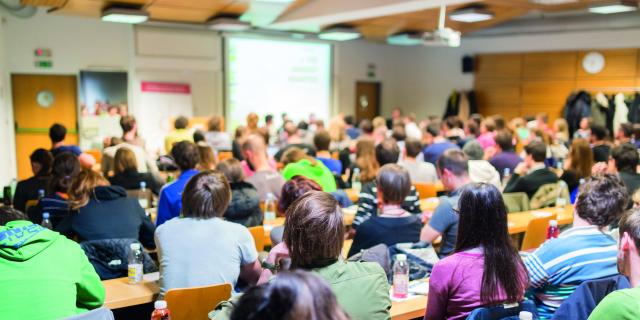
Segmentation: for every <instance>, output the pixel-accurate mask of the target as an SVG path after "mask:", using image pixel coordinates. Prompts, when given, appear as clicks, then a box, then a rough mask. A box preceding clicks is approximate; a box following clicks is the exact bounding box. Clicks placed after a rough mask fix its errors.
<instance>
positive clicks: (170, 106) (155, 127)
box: [135, 81, 193, 154]
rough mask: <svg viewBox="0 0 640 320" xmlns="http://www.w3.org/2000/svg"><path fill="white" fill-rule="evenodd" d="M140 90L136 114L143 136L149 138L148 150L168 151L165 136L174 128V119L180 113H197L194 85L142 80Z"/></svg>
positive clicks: (188, 114)
mask: <svg viewBox="0 0 640 320" xmlns="http://www.w3.org/2000/svg"><path fill="white" fill-rule="evenodd" d="M139 90H140V95H139V97H140V99H139V100H137V101H138V103H137V104H136V110H135V116H136V119H137V120H138V128H139V133H140V136H142V138H146V141H147V144H146V146H147V150H148V151H150V152H152V153H154V154H164V153H165V150H164V137H165V136H166V135H167V133H168V132H170V131H171V130H173V124H172V123H171V122H172V120H173V119H175V118H176V117H178V116H185V117H188V118H190V117H192V116H193V103H192V99H191V85H190V84H188V83H175V82H158V81H140V83H139ZM150 137H153V138H154V139H150Z"/></svg>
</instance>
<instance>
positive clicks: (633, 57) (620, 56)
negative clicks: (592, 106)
mask: <svg viewBox="0 0 640 320" xmlns="http://www.w3.org/2000/svg"><path fill="white" fill-rule="evenodd" d="M592 51H596V52H600V53H602V55H603V56H604V60H605V62H604V69H603V70H602V71H600V72H599V73H596V74H590V73H587V72H586V71H585V70H584V68H582V59H583V58H584V56H585V55H587V54H588V53H589V52H592ZM578 62H579V68H578V78H602V77H635V75H636V74H637V72H638V68H639V67H638V49H618V50H585V51H580V52H579V53H578Z"/></svg>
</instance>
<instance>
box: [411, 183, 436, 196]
mask: <svg viewBox="0 0 640 320" xmlns="http://www.w3.org/2000/svg"><path fill="white" fill-rule="evenodd" d="M413 185H414V186H415V187H416V191H418V195H419V197H420V199H426V198H433V197H437V196H438V191H437V189H436V185H435V184H433V183H425V182H415V183H414V184H413Z"/></svg>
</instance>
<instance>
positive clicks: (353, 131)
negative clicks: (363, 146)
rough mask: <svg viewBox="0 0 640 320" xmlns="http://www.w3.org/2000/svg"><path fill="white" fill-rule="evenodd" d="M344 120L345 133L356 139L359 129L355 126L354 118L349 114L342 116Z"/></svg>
mask: <svg viewBox="0 0 640 320" xmlns="http://www.w3.org/2000/svg"><path fill="white" fill-rule="evenodd" d="M344 122H345V124H346V130H347V135H348V136H349V138H351V140H356V139H358V137H359V136H360V129H359V128H358V127H356V125H355V124H356V121H355V118H354V117H353V116H351V115H349V116H345V117H344Z"/></svg>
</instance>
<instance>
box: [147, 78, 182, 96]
mask: <svg viewBox="0 0 640 320" xmlns="http://www.w3.org/2000/svg"><path fill="white" fill-rule="evenodd" d="M141 87H142V92H159V93H178V94H190V93H191V86H190V85H189V84H188V83H172V82H155V81H142V85H141Z"/></svg>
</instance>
